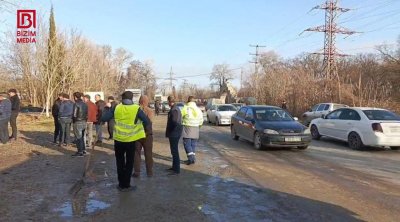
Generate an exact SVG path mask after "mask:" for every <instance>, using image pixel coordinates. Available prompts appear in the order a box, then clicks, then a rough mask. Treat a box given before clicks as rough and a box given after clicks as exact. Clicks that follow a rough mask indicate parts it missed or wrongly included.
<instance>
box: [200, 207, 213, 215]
mask: <svg viewBox="0 0 400 222" xmlns="http://www.w3.org/2000/svg"><path fill="white" fill-rule="evenodd" d="M199 210H200V211H201V212H203V213H204V214H205V215H214V214H215V213H216V212H215V211H213V210H212V208H211V207H210V206H209V205H207V204H204V205H202V206H199Z"/></svg>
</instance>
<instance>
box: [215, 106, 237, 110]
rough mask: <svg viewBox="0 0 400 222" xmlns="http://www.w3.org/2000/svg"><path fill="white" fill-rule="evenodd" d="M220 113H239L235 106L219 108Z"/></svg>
mask: <svg viewBox="0 0 400 222" xmlns="http://www.w3.org/2000/svg"><path fill="white" fill-rule="evenodd" d="M217 110H218V111H237V109H236V108H235V107H234V106H218V108H217Z"/></svg>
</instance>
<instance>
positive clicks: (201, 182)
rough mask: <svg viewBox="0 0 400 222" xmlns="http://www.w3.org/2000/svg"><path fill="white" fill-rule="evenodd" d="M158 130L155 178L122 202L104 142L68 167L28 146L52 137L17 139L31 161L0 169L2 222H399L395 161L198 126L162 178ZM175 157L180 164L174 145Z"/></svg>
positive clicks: (65, 160)
mask: <svg viewBox="0 0 400 222" xmlns="http://www.w3.org/2000/svg"><path fill="white" fill-rule="evenodd" d="M165 124H166V116H165V115H161V116H158V117H156V119H155V122H154V125H153V128H154V138H155V141H154V150H153V152H154V161H155V165H154V174H155V175H154V177H152V178H148V177H146V174H145V169H144V166H143V165H144V162H142V175H141V177H140V178H135V179H133V180H132V183H133V184H134V185H137V190H136V191H133V192H128V193H123V192H119V191H118V190H117V189H116V186H117V178H116V177H117V175H116V167H115V157H114V152H113V145H112V141H106V142H105V143H104V144H103V145H102V146H101V147H96V148H95V150H90V153H91V154H90V158H89V156H86V157H85V158H82V159H76V158H75V159H74V158H71V157H70V154H71V153H72V152H73V151H74V149H75V148H74V147H72V148H69V149H63V148H61V149H60V148H57V147H54V146H52V145H50V144H47V143H46V142H38V141H37V140H35V139H37V138H40V141H48V140H51V138H52V135H51V133H49V132H50V130H51V129H49V132H43V133H39V134H38V133H37V132H32V133H30V135H29V133H28V132H25V134H26V135H29V138H30V139H26V140H25V142H26V143H30V144H35V150H38V151H35V152H33V151H32V154H30V155H26V156H24V160H21V161H20V162H19V164H14V165H12V166H11V165H10V167H7V168H4V169H1V168H0V173H1V177H0V183H1V184H0V185H1V186H0V194H1V197H2V198H1V199H0V213H1V216H0V217H1V218H0V221H222V222H225V221H240V222H242V221H398V220H397V219H398V217H399V216H400V213H399V212H400V211H399V206H400V202H399V200H400V193H399V189H398V188H399V186H400V184H399V182H400V176H399V174H398V173H397V172H399V159H400V152H399V151H391V150H382V149H373V150H369V151H352V150H349V149H348V148H347V147H346V144H344V143H340V142H335V141H331V140H322V141H313V143H312V145H311V146H310V148H309V149H307V150H304V151H300V150H296V149H277V150H264V151H257V150H254V149H253V146H252V144H251V143H249V142H246V141H241V140H240V141H233V140H231V138H230V129H229V127H215V126H210V125H205V126H203V127H202V129H201V139H200V141H199V145H198V151H197V153H196V156H197V160H198V162H197V163H196V164H195V165H191V166H186V165H184V164H183V163H182V165H181V167H182V171H181V175H179V176H168V175H167V172H166V171H165V169H167V168H169V167H170V166H171V162H172V160H171V155H170V151H169V144H168V141H167V139H166V138H165V137H164V130H165ZM22 143H23V142H22ZM23 145H24V144H22V146H23ZM15 149H18V147H15ZM179 149H180V155H181V160H182V161H183V160H186V156H185V153H184V149H183V146H182V142H180V147H179ZM39 151H40V152H39ZM86 163H88V164H86ZM85 166H88V168H87V170H86V171H85V177H84V180H83V181H81V180H80V179H81V178H82V173H83V170H84V169H85ZM21 178H23V179H21ZM16 206H18V207H16Z"/></svg>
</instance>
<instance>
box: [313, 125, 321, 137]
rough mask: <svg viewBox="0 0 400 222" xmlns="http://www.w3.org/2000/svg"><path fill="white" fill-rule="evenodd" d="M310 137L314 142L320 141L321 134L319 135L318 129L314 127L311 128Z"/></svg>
mask: <svg viewBox="0 0 400 222" xmlns="http://www.w3.org/2000/svg"><path fill="white" fill-rule="evenodd" d="M311 136H312V138H313V139H314V140H319V139H321V134H319V131H318V128H317V126H316V125H312V126H311Z"/></svg>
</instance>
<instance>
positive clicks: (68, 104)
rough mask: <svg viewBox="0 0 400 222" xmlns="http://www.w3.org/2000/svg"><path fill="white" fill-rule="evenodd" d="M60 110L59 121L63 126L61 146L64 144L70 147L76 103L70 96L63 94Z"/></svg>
mask: <svg viewBox="0 0 400 222" xmlns="http://www.w3.org/2000/svg"><path fill="white" fill-rule="evenodd" d="M61 101H62V102H61V105H60V110H59V111H58V121H60V126H61V136H60V141H59V142H60V143H59V144H58V145H59V146H61V145H62V143H64V146H68V145H69V142H70V141H69V137H70V134H71V124H72V116H73V114H74V103H73V102H72V101H71V100H70V99H69V95H68V94H66V93H63V94H62V96H61Z"/></svg>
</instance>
